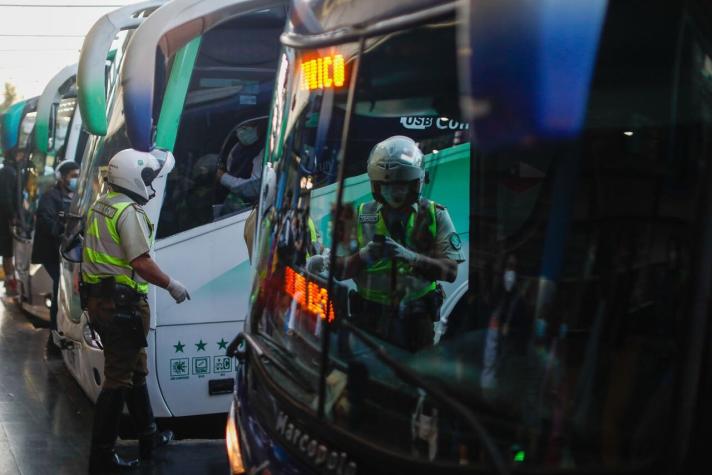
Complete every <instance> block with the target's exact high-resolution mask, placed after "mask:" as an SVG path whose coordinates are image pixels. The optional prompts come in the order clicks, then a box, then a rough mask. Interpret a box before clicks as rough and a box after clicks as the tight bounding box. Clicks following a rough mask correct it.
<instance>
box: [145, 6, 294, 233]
mask: <svg viewBox="0 0 712 475" xmlns="http://www.w3.org/2000/svg"><path fill="white" fill-rule="evenodd" d="M283 25H284V17H283V16H282V14H281V13H280V14H276V13H275V12H271V11H268V12H260V13H256V14H251V15H248V16H246V17H240V18H238V19H235V20H232V21H230V22H227V23H225V24H224V25H221V26H219V27H217V28H216V29H213V30H211V31H209V32H208V33H206V34H205V35H204V37H203V38H202V41H201V44H200V50H199V52H198V56H197V59H196V64H195V67H194V69H193V72H192V76H191V79H190V85H189V89H188V94H187V97H186V100H185V106H184V109H183V114H182V116H181V120H180V125H179V129H178V135H177V140H176V144H175V149H174V156H175V159H176V166H175V168H174V170H173V172H172V173H171V174H170V175H169V176H168V182H167V187H166V198H165V200H164V204H163V208H162V210H161V216H160V226H158V230H157V237H159V238H161V237H167V236H171V235H174V234H177V233H179V232H182V231H186V230H188V229H192V228H195V227H197V226H201V225H204V224H207V223H211V222H213V221H215V220H218V219H221V218H224V217H226V216H229V215H232V214H235V213H237V212H240V211H244V210H249V209H250V208H251V207H252V206H253V205H254V203H255V202H256V199H257V189H258V186H259V176H260V175H261V170H262V163H261V157H262V145H263V144H264V137H265V126H266V120H261V119H260V118H261V117H266V116H267V114H268V112H269V103H270V100H271V97H272V88H273V85H274V82H273V78H274V74H275V63H276V59H277V56H278V52H279V41H278V38H279V32H280V31H281V28H282V27H283ZM247 129H249V133H247V134H246V133H244V130H247ZM238 135H239V136H238ZM238 139H242V141H243V142H244V143H243V144H242V146H237V142H238ZM250 179H252V182H253V183H252V184H251V185H250V184H249V183H248V184H245V182H246V181H250ZM250 186H251V187H252V188H253V189H254V193H250V192H249V190H248V188H250Z"/></svg>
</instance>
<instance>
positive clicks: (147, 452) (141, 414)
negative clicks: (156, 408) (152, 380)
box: [126, 383, 174, 461]
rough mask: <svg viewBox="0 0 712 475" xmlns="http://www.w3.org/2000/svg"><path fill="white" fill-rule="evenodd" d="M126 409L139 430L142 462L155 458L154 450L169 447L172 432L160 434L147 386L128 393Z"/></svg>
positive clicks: (144, 385) (142, 385)
mask: <svg viewBox="0 0 712 475" xmlns="http://www.w3.org/2000/svg"><path fill="white" fill-rule="evenodd" d="M126 407H128V409H129V414H131V417H132V418H133V420H134V423H135V424H136V429H137V430H138V448H139V457H140V459H141V460H142V461H148V460H151V459H152V458H153V449H156V448H158V447H162V446H164V445H167V444H168V443H169V442H170V441H172V440H173V437H174V435H173V432H172V431H170V430H167V431H162V432H159V431H158V428H157V427H156V420H155V419H154V417H153V409H151V401H150V399H149V398H148V388H147V387H146V384H145V383H144V384H141V385H138V386H136V385H135V386H134V387H133V388H131V389H129V390H128V391H127V392H126Z"/></svg>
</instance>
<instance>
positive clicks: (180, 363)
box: [171, 358, 188, 379]
mask: <svg viewBox="0 0 712 475" xmlns="http://www.w3.org/2000/svg"><path fill="white" fill-rule="evenodd" d="M171 379H188V358H174V359H172V360H171Z"/></svg>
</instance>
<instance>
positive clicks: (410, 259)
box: [383, 236, 419, 265]
mask: <svg viewBox="0 0 712 475" xmlns="http://www.w3.org/2000/svg"><path fill="white" fill-rule="evenodd" d="M383 246H384V247H385V248H386V254H388V255H389V256H391V257H395V258H396V259H402V260H404V261H405V262H407V263H408V264H410V265H415V263H416V262H418V257H419V256H418V253H417V252H413V251H411V250H410V249H408V248H407V247H405V246H403V245H401V244H398V243H397V242H396V241H394V240H393V239H391V238H390V237H388V236H386V241H385V242H384V243H383Z"/></svg>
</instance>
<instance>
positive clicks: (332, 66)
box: [301, 54, 346, 91]
mask: <svg viewBox="0 0 712 475" xmlns="http://www.w3.org/2000/svg"><path fill="white" fill-rule="evenodd" d="M301 73H302V76H301V89H302V91H315V90H319V89H335V88H339V87H343V86H344V85H345V84H346V63H345V61H344V56H343V55H341V54H332V55H329V56H321V57H318V58H311V59H302V62H301Z"/></svg>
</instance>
